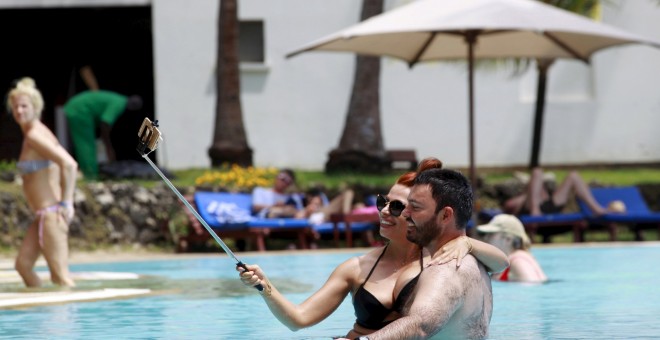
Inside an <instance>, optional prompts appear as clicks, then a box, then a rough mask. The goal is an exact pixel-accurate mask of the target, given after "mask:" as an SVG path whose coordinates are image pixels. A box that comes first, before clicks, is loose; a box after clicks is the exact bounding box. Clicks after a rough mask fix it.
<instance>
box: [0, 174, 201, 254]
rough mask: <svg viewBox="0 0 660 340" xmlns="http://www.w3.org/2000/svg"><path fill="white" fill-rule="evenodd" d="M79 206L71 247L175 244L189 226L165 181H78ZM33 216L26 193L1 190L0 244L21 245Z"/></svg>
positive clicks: (71, 228) (70, 230)
mask: <svg viewBox="0 0 660 340" xmlns="http://www.w3.org/2000/svg"><path fill="white" fill-rule="evenodd" d="M179 190H181V191H182V192H184V193H185V192H186V191H188V190H191V189H188V188H180V189H179ZM74 206H75V208H76V215H75V217H74V219H73V221H72V222H71V225H70V227H69V244H70V246H71V248H72V249H95V248H98V247H102V246H107V245H112V244H127V245H128V244H140V245H145V246H146V245H163V246H167V245H174V244H175V241H176V238H177V237H178V235H179V233H181V232H183V230H184V229H185V225H184V224H183V223H185V215H184V211H183V209H184V208H183V206H182V205H181V204H180V203H179V199H178V198H177V197H176V195H175V194H174V193H173V192H172V191H171V190H170V189H169V188H168V187H167V186H166V185H165V184H163V183H160V184H157V185H155V186H154V187H153V188H149V189H147V188H145V187H143V186H140V185H138V184H134V183H115V182H108V183H105V182H95V183H87V184H79V185H78V187H77V188H76V194H75V202H74ZM34 219H35V217H34V214H33V213H32V211H30V209H29V208H28V206H27V203H26V201H25V198H24V197H23V195H22V193H20V192H18V193H7V192H0V228H1V230H0V234H1V236H0V246H2V247H18V246H19V245H20V243H21V240H22V238H23V235H24V234H25V231H26V230H27V228H28V226H29V225H30V223H32V222H33V221H34Z"/></svg>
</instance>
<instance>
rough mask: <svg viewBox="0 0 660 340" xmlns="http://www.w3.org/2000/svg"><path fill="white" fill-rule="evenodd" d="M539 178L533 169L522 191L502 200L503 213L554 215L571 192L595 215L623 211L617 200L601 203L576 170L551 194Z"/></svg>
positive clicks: (540, 172) (622, 206) (541, 174)
mask: <svg viewBox="0 0 660 340" xmlns="http://www.w3.org/2000/svg"><path fill="white" fill-rule="evenodd" d="M543 177H544V176H543V170H542V169H541V168H538V167H537V168H534V169H533V170H532V173H531V176H530V179H529V182H528V183H527V187H526V188H525V191H524V192H523V193H521V194H520V195H517V196H514V197H512V198H510V199H508V200H506V202H504V205H503V210H504V212H505V213H508V214H513V215H516V216H520V215H534V216H539V215H543V214H556V213H559V212H561V211H562V210H563V209H564V207H565V206H566V203H568V200H569V199H570V198H571V194H572V193H574V194H575V196H576V197H577V198H579V199H581V200H582V201H584V202H585V203H586V204H587V206H589V209H591V211H592V212H593V214H594V215H595V216H600V215H603V214H605V213H607V212H618V213H622V212H625V206H624V205H623V204H622V202H620V201H614V202H612V203H610V205H609V206H608V207H603V206H601V205H600V204H599V203H598V201H596V199H595V198H594V196H593V195H592V194H591V190H590V189H589V186H588V185H587V184H586V183H585V182H584V180H583V179H582V177H581V176H580V174H579V173H578V172H577V171H571V172H570V173H569V174H568V176H566V178H565V179H564V181H563V182H562V183H561V184H559V186H558V187H557V189H556V190H554V191H553V192H552V194H550V193H549V192H548V190H547V188H546V187H545V183H544V179H543Z"/></svg>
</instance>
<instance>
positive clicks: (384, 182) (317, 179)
mask: <svg viewBox="0 0 660 340" xmlns="http://www.w3.org/2000/svg"><path fill="white" fill-rule="evenodd" d="M515 170H516V169H494V170H479V171H478V174H479V176H482V177H483V178H484V179H485V181H486V183H498V182H502V181H505V180H507V179H509V178H511V177H512V176H513V172H514V171H515ZM206 171H209V169H206V168H195V169H185V170H179V171H175V172H174V178H173V179H172V182H173V183H174V184H176V185H177V186H194V185H195V178H197V177H199V176H201V175H202V174H203V173H204V172H206ZM548 171H552V172H553V173H555V175H556V176H557V181H561V180H562V179H563V178H564V177H566V174H567V173H568V172H569V170H564V169H549V170H548ZM403 172H405V171H404V170H399V171H393V172H388V173H385V174H362V173H341V174H326V173H324V172H323V171H305V170H296V180H297V182H298V185H299V186H300V187H301V188H308V187H310V186H314V185H317V184H322V185H324V186H325V187H327V188H332V189H336V188H339V187H341V186H342V185H354V184H360V185H364V186H378V187H379V186H386V187H388V186H390V185H392V183H394V182H395V181H396V179H397V178H398V176H399V175H401V174H402V173H403ZM579 172H580V174H581V175H582V177H583V178H584V179H585V181H587V182H598V183H602V184H608V185H613V186H625V185H639V184H660V168H654V167H634V168H620V167H611V168H604V167H599V168H593V169H589V168H585V169H580V170H579ZM463 173H465V174H467V171H463Z"/></svg>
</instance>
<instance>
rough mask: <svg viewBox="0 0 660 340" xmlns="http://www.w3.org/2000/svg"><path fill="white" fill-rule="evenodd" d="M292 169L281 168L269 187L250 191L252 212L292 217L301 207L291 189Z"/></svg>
mask: <svg viewBox="0 0 660 340" xmlns="http://www.w3.org/2000/svg"><path fill="white" fill-rule="evenodd" d="M295 181H296V176H295V173H294V172H293V170H290V169H282V170H281V171H280V173H279V174H277V176H276V177H275V183H273V186H272V187H271V188H266V187H256V188H254V190H253V191H252V214H254V215H256V216H259V217H267V218H277V217H292V216H294V215H295V214H296V213H297V212H298V211H299V210H300V209H302V208H303V205H302V202H299V200H297V198H298V197H297V196H295V195H294V193H293V192H292V191H291V188H292V187H295Z"/></svg>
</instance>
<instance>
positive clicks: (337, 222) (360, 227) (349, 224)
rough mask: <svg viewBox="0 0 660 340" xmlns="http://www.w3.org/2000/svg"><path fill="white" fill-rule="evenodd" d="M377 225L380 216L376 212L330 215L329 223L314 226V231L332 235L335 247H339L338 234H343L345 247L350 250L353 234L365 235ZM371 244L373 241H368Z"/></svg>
mask: <svg viewBox="0 0 660 340" xmlns="http://www.w3.org/2000/svg"><path fill="white" fill-rule="evenodd" d="M379 223H380V216H379V215H378V212H377V211H376V212H375V213H351V214H332V215H331V216H330V222H327V223H323V224H320V225H318V226H314V231H315V232H317V233H319V234H330V233H332V235H333V239H334V241H335V246H336V247H339V238H340V234H341V233H344V235H345V236H346V246H347V247H349V248H351V247H353V233H361V234H363V235H366V233H369V232H373V231H374V230H376V229H377V228H378V225H379ZM367 237H368V236H367ZM372 242H373V240H370V242H368V243H372Z"/></svg>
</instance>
